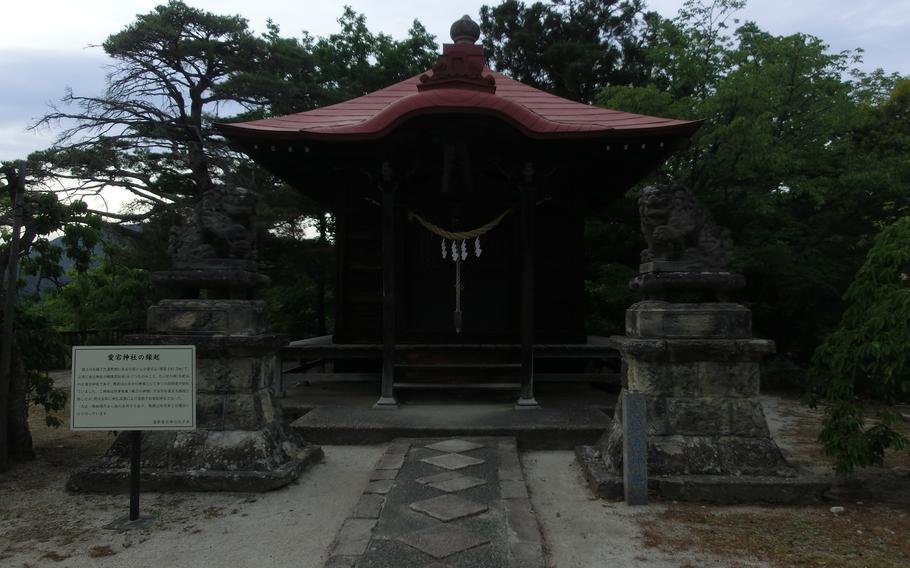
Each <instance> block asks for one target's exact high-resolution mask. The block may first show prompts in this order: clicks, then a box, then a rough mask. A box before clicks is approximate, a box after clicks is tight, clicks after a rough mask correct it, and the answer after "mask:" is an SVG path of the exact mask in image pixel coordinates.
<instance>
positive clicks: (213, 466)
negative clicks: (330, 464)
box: [66, 425, 322, 493]
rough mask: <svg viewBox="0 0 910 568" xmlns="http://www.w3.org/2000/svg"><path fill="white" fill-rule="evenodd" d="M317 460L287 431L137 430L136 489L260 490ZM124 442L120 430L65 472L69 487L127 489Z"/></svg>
mask: <svg viewBox="0 0 910 568" xmlns="http://www.w3.org/2000/svg"><path fill="white" fill-rule="evenodd" d="M321 458H322V449H321V448H319V447H318V446H313V445H310V444H307V443H305V442H304V441H303V440H302V439H301V438H300V437H299V436H297V435H296V434H295V433H294V432H293V431H290V430H289V429H285V428H282V427H276V426H275V425H272V426H270V427H267V428H262V429H260V430H221V431H213V430H196V431H195V432H143V434H142V461H141V470H140V471H141V488H142V491H240V492H262V491H271V490H273V489H278V488H279V487H284V486H285V485H287V484H289V483H291V482H293V481H294V480H296V479H297V478H298V477H299V476H300V474H301V473H303V471H304V470H306V468H307V467H309V466H310V465H312V464H313V463H316V462H318V461H319V460H320V459H321ZM129 476H130V444H129V439H128V436H126V435H125V434H121V435H120V436H119V437H118V438H117V440H115V441H114V444H113V445H112V446H111V448H110V449H109V450H108V451H107V453H106V454H105V455H104V457H102V458H101V459H100V460H98V461H97V462H95V463H92V464H90V465H89V466H87V467H83V468H81V469H79V470H77V471H75V472H73V474H72V475H71V476H70V478H69V479H68V480H67V483H66V487H67V489H68V490H70V491H82V492H94V493H99V492H100V493H113V492H126V491H128V490H129Z"/></svg>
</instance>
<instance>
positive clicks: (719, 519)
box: [636, 396, 910, 568]
mask: <svg viewBox="0 0 910 568" xmlns="http://www.w3.org/2000/svg"><path fill="white" fill-rule="evenodd" d="M762 404H763V406H764V408H765V413H766V415H767V417H768V423H769V426H770V427H771V431H772V434H773V435H774V437H775V439H776V440H777V442H778V444H779V445H780V447H781V449H782V450H783V451H784V453H785V455H786V456H787V459H788V460H789V461H790V463H792V464H794V465H797V466H799V467H802V468H804V469H806V470H809V471H811V472H814V473H817V474H823V475H832V474H831V470H832V462H831V460H830V459H829V458H828V457H827V456H825V455H824V453H823V452H822V449H821V447H820V446H819V444H818V442H817V439H818V433H819V431H820V429H821V411H820V410H813V409H810V408H807V407H805V406H803V405H802V404H800V402H799V400H797V399H796V398H794V397H787V396H764V397H762ZM905 431H906V432H907V433H910V425H906V426H905ZM832 477H833V476H832ZM834 482H835V485H834V488H833V490H832V491H831V495H830V498H831V500H830V502H828V503H824V504H819V505H815V506H802V507H743V506H739V507H705V506H700V505H694V504H684V503H670V504H668V506H667V507H666V509H665V510H663V511H661V512H658V513H655V512H653V511H649V512H647V513H643V514H641V515H638V516H637V517H636V523H637V525H638V527H639V529H640V530H641V536H642V542H643V544H644V546H645V547H647V548H650V549H655V550H660V551H663V552H665V553H673V552H676V553H680V552H682V551H698V552H701V553H705V554H710V555H713V556H715V557H719V558H725V559H726V560H727V562H728V564H727V566H731V567H737V566H743V567H744V566H752V565H753V564H752V562H754V561H755V560H760V561H762V562H766V563H767V564H768V565H770V566H781V567H789V566H794V567H813V568H815V567H818V568H822V567H826V568H860V567H868V568H897V567H910V457H908V455H907V453H906V452H904V453H902V454H894V453H892V454H889V455H887V456H886V459H885V463H884V465H883V466H882V467H877V468H869V469H866V470H863V471H858V472H856V473H854V474H852V475H849V476H844V477H837V478H834ZM837 507H842V508H843V510H842V511H840V510H839V509H837ZM700 565H701V564H697V563H686V562H682V563H680V566H682V567H688V566H700Z"/></svg>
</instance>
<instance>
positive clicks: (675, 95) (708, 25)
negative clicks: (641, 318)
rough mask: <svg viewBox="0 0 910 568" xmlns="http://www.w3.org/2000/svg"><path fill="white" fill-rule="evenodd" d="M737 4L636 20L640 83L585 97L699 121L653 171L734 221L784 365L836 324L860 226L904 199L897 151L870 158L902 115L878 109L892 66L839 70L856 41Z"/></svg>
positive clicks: (742, 265)
mask: <svg viewBox="0 0 910 568" xmlns="http://www.w3.org/2000/svg"><path fill="white" fill-rule="evenodd" d="M742 5H743V3H742V2H740V1H739V0H721V1H717V2H699V1H689V2H687V3H686V4H685V5H684V7H683V9H682V10H680V12H679V15H678V16H677V17H676V18H673V19H661V18H659V17H658V18H651V19H649V26H648V29H647V31H646V37H647V45H646V48H645V56H646V60H647V62H648V63H647V66H648V71H647V73H646V82H645V84H643V85H631V86H626V85H613V86H609V87H607V88H605V89H603V90H601V91H600V92H599V93H598V95H597V97H596V101H597V103H598V104H602V105H605V106H608V107H610V108H617V109H620V110H626V111H630V112H642V113H645V114H654V115H658V116H672V117H676V118H685V119H699V118H701V119H704V120H705V122H704V124H703V126H702V127H701V129H700V130H699V131H698V133H697V134H696V135H695V136H694V137H693V139H692V143H691V145H690V146H689V148H688V149H687V150H685V151H682V152H679V153H677V154H676V155H675V156H674V157H673V158H671V159H670V160H669V161H668V162H667V163H666V164H665V165H664V166H663V167H662V168H661V169H660V170H659V171H658V172H657V173H656V175H655V177H656V178H658V179H660V178H663V179H670V180H672V181H674V182H677V183H683V184H686V185H688V186H690V187H691V188H692V189H693V191H694V192H695V193H696V195H697V196H698V197H699V198H700V199H701V200H702V201H704V202H705V203H706V204H707V205H708V206H709V208H710V209H711V210H712V211H713V212H714V214H715V216H716V217H717V220H718V222H719V223H721V224H723V225H726V226H728V227H731V228H732V229H733V233H734V240H735V242H736V245H737V252H738V268H739V269H740V270H741V271H743V272H744V273H745V274H746V276H747V279H748V281H749V286H748V288H747V289H746V291H745V295H744V299H745V300H746V301H747V302H748V303H749V304H750V307H752V309H753V313H754V320H755V328H756V331H757V333H759V334H762V335H765V336H768V337H771V338H773V339H774V340H775V341H776V342H777V345H778V358H779V361H778V362H777V364H776V365H774V367H773V368H776V369H780V370H787V372H792V370H793V368H794V365H795V366H796V367H799V368H805V367H807V366H808V364H809V361H810V359H811V356H812V353H813V352H814V350H815V347H816V345H818V343H819V342H820V340H821V339H822V338H823V337H824V336H825V334H826V333H827V332H828V331H829V330H830V329H831V328H832V327H833V326H835V325H836V323H837V321H838V319H839V317H840V314H841V312H842V310H843V307H844V306H843V303H842V301H841V296H842V294H843V290H845V289H846V287H847V285H848V284H849V282H850V279H851V278H852V275H853V274H855V272H856V270H857V268H858V267H859V266H860V264H861V263H862V261H863V257H864V255H865V253H866V251H867V250H868V248H869V246H870V244H871V240H872V237H873V236H874V235H875V233H876V232H877V230H878V227H879V225H880V223H882V222H888V221H889V220H893V219H894V215H895V213H894V211H895V203H897V202H900V201H901V200H904V202H906V183H904V182H901V181H900V180H901V179H906V178H901V174H900V173H899V172H900V171H902V170H901V166H900V164H899V159H897V158H895V159H894V160H883V159H882V157H883V156H890V155H893V156H899V155H901V151H902V150H903V149H904V148H905V147H906V146H905V145H903V144H902V143H900V140H901V136H902V134H900V133H899V132H897V131H896V130H898V129H899V127H898V126H897V125H900V124H906V121H904V122H903V123H901V122H900V121H899V120H886V119H884V118H883V116H884V115H883V114H882V113H883V112H885V111H884V110H882V108H883V107H881V104H880V103H881V102H882V101H883V100H886V99H887V96H886V94H885V93H887V89H888V88H889V87H890V86H892V85H894V84H895V82H896V80H897V79H896V78H895V77H894V76H893V75H887V74H885V73H884V72H881V71H879V72H875V73H871V74H862V73H859V72H857V71H855V70H854V71H852V81H851V80H847V79H846V78H847V77H850V76H851V65H853V64H854V63H855V62H856V61H857V60H858V59H857V58H858V54H857V53H853V52H843V53H832V52H830V51H829V49H828V47H827V45H825V43H824V42H823V41H822V40H821V39H819V38H816V37H812V36H808V35H805V34H793V35H789V36H775V35H772V34H769V33H767V32H765V31H763V30H761V29H760V28H759V27H758V26H757V25H756V24H754V23H752V22H746V23H742V24H740V23H739V22H737V21H736V20H735V19H734V16H735V13H736V11H737V10H738V9H739V8H741V7H742ZM732 23H735V24H737V27H736V28H735V29H733V28H732V27H731V26H730V24H732ZM888 112H892V113H893V112H896V111H895V110H893V109H892V110H891V111H888ZM877 133H881V137H880V138H876V137H877V136H878V134H877ZM889 145H890V149H887V150H886V148H887V147H888V146H889ZM904 155H906V154H904ZM902 195H903V196H904V197H901V196H902ZM791 374H792V373H791ZM791 380H792V379H791Z"/></svg>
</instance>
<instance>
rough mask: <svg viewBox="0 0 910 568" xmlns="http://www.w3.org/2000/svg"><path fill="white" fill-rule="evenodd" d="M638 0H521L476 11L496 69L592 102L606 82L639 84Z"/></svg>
mask: <svg viewBox="0 0 910 568" xmlns="http://www.w3.org/2000/svg"><path fill="white" fill-rule="evenodd" d="M643 6H644V3H643V2H642V1H641V0H550V2H547V3H544V2H534V3H533V4H531V5H530V6H527V5H525V3H524V2H521V1H519V0H505V1H503V2H501V3H500V4H499V5H497V6H494V7H490V6H483V7H482V8H481V9H480V19H481V22H480V29H481V31H482V32H483V44H484V47H485V48H486V51H487V54H488V55H489V56H490V59H491V62H492V64H493V65H494V67H495V68H496V70H497V71H501V72H504V73H506V74H508V75H510V76H512V77H514V78H515V79H517V80H519V81H521V82H523V83H526V84H528V85H532V86H534V87H537V88H539V89H544V90H547V91H550V92H552V93H555V94H557V95H560V96H562V97H567V98H570V99H573V100H577V101H582V102H590V101H592V100H593V98H594V95H595V93H597V92H598V91H599V90H600V89H602V88H604V87H605V86H607V85H610V84H621V85H622V84H628V83H632V82H639V80H640V77H639V75H640V73H641V65H642V61H641V58H642V37H641V31H642V28H643V25H644V20H643V17H644V14H643V13H642V10H643Z"/></svg>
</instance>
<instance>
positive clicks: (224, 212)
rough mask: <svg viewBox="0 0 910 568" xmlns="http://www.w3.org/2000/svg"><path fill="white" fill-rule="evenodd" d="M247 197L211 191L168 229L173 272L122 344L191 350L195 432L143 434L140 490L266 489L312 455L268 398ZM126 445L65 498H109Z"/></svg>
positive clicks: (267, 349) (272, 345)
mask: <svg viewBox="0 0 910 568" xmlns="http://www.w3.org/2000/svg"><path fill="white" fill-rule="evenodd" d="M256 199H257V196H256V195H255V194H254V193H253V192H250V191H248V190H245V189H242V188H230V187H217V188H215V189H212V190H210V191H208V192H206V194H205V195H204V196H203V198H202V200H201V201H200V202H199V203H198V204H197V205H196V206H195V208H194V209H193V212H192V215H191V216H190V218H189V219H188V220H187V221H186V222H184V223H183V224H181V225H179V226H177V227H175V228H174V229H173V231H172V234H171V239H170V244H169V253H170V256H171V259H172V262H173V269H172V270H168V271H164V272H159V273H156V274H155V281H156V283H157V284H158V285H159V286H160V287H161V288H162V289H163V290H165V295H166V296H168V297H169V298H168V299H165V300H162V301H160V302H158V303H157V304H155V305H154V306H152V307H150V308H149V310H148V326H147V328H148V329H147V332H146V333H144V334H137V335H131V336H127V337H126V338H125V340H124V341H125V343H128V344H132V345H195V346H196V388H197V396H196V417H197V429H196V430H195V431H187V432H143V434H142V446H143V449H142V461H141V468H142V488H143V490H148V491H155V490H186V491H267V490H271V489H276V488H278V487H282V486H284V485H287V484H288V483H290V482H292V481H294V480H295V479H297V477H298V476H299V475H300V474H301V472H303V470H304V469H305V468H306V467H307V466H308V465H309V464H311V463H314V462H315V461H318V459H320V457H321V456H322V450H321V449H320V448H318V447H316V446H313V445H310V444H307V443H306V442H305V441H304V440H302V439H301V438H300V437H299V435H298V434H296V433H295V432H293V431H292V430H291V429H290V428H286V427H285V426H284V425H283V423H282V420H281V414H280V407H279V406H278V404H277V402H276V400H275V395H274V391H273V388H274V384H275V381H276V379H277V377H278V373H279V372H280V360H279V357H278V351H279V349H280V348H281V347H282V346H283V345H284V344H285V343H287V341H286V338H285V337H284V336H282V335H279V334H275V333H272V332H271V325H270V323H269V318H268V310H267V307H266V305H265V303H264V302H262V301H261V300H256V299H254V298H255V294H256V291H257V290H258V289H259V288H261V287H262V286H265V285H267V284H268V282H269V281H268V278H267V277H265V276H264V275H262V274H259V273H258V272H257V269H256V246H255V233H254V230H253V227H254V220H255V219H254V214H255V207H256ZM129 457H130V456H129V441H128V439H127V438H126V437H124V436H122V435H121V436H120V437H119V438H118V439H117V440H116V441H115V442H114V444H113V445H112V446H111V448H110V449H109V450H108V451H107V453H106V454H105V455H104V457H102V458H101V459H100V460H98V461H97V462H96V463H93V464H91V465H89V466H87V467H85V468H82V469H80V470H78V471H76V472H74V473H73V474H72V476H71V477H70V478H69V480H68V482H67V487H68V488H69V489H70V490H74V491H118V490H123V489H125V488H126V486H127V482H128V479H129Z"/></svg>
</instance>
